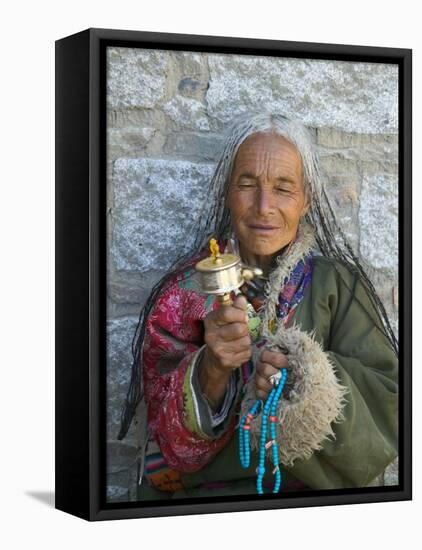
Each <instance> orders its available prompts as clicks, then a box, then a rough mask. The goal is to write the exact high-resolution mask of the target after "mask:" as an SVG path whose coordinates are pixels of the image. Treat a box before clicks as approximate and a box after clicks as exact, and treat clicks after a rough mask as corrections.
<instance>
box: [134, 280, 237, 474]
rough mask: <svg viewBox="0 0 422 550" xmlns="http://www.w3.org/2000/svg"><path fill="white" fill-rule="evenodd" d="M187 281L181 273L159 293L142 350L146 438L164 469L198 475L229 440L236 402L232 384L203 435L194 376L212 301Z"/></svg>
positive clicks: (233, 427) (233, 425)
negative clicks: (161, 458) (155, 447)
mask: <svg viewBox="0 0 422 550" xmlns="http://www.w3.org/2000/svg"><path fill="white" fill-rule="evenodd" d="M189 281H190V279H189V276H187V274H186V273H185V274H184V276H183V275H182V276H179V277H177V278H176V279H174V280H172V281H171V282H170V283H168V284H167V285H166V286H165V287H164V288H163V289H162V291H161V294H160V296H159V297H158V299H157V301H156V303H155V306H154V308H153V310H152V312H151V314H150V315H149V318H148V320H147V326H146V334H145V339H144V347H143V380H144V392H145V400H146V403H147V411H148V429H149V433H150V436H151V437H152V438H153V439H155V441H156V442H157V443H158V445H159V447H160V450H161V453H162V454H163V456H164V458H165V460H166V462H167V464H168V466H169V467H171V468H173V469H175V470H177V471H179V472H186V473H190V472H195V471H197V470H200V469H201V468H202V467H203V466H205V465H206V464H207V463H208V462H209V461H210V460H211V459H212V458H213V457H214V456H215V455H216V454H217V453H218V452H219V451H220V450H221V449H222V448H223V447H225V445H226V444H227V443H228V441H229V440H230V439H231V437H232V436H233V432H234V429H235V416H234V414H233V412H234V409H235V401H236V400H235V399H234V396H235V393H236V392H233V383H231V384H230V385H229V388H228V396H227V399H226V400H225V413H224V414H223V415H222V416H223V418H219V415H218V414H217V415H216V416H212V417H211V418H208V429H205V430H204V427H203V426H202V424H201V421H200V418H201V415H200V414H199V410H198V403H199V404H200V408H201V410H202V411H203V410H204V398H203V397H202V396H201V395H200V392H198V387H197V385H196V384H197V381H196V382H193V381H194V380H196V377H193V376H192V374H193V373H194V371H195V369H194V367H195V364H196V359H197V358H198V356H199V354H200V353H201V351H202V347H203V345H204V340H203V323H202V320H203V319H204V318H205V316H206V315H207V313H208V312H209V311H211V310H212V309H214V308H215V307H216V306H215V304H214V301H213V300H212V297H207V296H205V295H202V294H199V293H198V292H196V291H195V290H194V289H193V288H189V285H190V284H192V283H191V282H189ZM230 401H231V402H230ZM223 405H224V403H223ZM223 409H224V406H223ZM208 410H209V409H208ZM220 414H221V411H220ZM210 423H211V427H210V426H209V424H210ZM210 429H211V431H210Z"/></svg>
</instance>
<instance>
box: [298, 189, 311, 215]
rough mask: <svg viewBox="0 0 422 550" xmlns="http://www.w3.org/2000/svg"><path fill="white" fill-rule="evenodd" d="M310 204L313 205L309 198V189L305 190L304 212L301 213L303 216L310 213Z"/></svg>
mask: <svg viewBox="0 0 422 550" xmlns="http://www.w3.org/2000/svg"><path fill="white" fill-rule="evenodd" d="M310 206H311V201H310V199H309V194H308V192H307V191H305V202H304V204H303V208H302V213H301V215H300V216H301V217H303V216H304V215H305V214H307V213H308V210H309V208H310Z"/></svg>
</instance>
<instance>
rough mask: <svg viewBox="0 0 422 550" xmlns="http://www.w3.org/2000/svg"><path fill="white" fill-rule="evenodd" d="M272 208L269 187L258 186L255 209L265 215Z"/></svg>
mask: <svg viewBox="0 0 422 550" xmlns="http://www.w3.org/2000/svg"><path fill="white" fill-rule="evenodd" d="M272 208H273V205H272V193H271V189H269V188H262V187H261V188H260V189H259V193H258V197H257V210H258V213H259V214H261V215H265V214H267V213H268V212H271V210H272Z"/></svg>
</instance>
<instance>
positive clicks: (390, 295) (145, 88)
mask: <svg viewBox="0 0 422 550" xmlns="http://www.w3.org/2000/svg"><path fill="white" fill-rule="evenodd" d="M107 65H108V74H107V106H108V109H107V110H108V117H107V139H108V153H107V162H108V178H107V180H108V181H107V235H108V282H107V287H108V302H107V307H108V312H107V314H108V364H107V372H108V379H107V406H108V413H107V437H108V445H107V447H108V487H107V489H108V498H109V499H110V501H119V500H120V501H126V500H133V499H135V497H136V468H135V467H134V465H133V464H134V461H135V456H136V428H137V425H136V424H135V423H134V424H133V425H132V427H131V429H130V431H129V434H128V436H127V437H126V438H125V439H124V440H123V441H122V442H119V441H117V440H116V436H117V433H118V429H119V418H120V410H121V405H122V402H123V399H124V397H125V395H126V391H127V387H128V383H129V379H130V367H131V343H132V337H133V334H134V330H135V327H136V322H137V317H138V314H139V310H140V307H141V306H142V304H143V303H144V301H145V299H146V297H147V295H148V293H149V290H150V289H151V287H152V285H153V284H154V282H155V281H156V280H157V279H158V278H159V277H160V275H161V274H162V273H163V271H165V270H166V268H168V266H169V265H170V264H171V262H172V261H173V260H174V259H175V258H176V257H177V256H179V255H180V254H181V253H182V252H184V251H185V250H186V249H187V247H188V246H189V244H190V242H191V241H190V239H191V235H192V232H191V231H190V228H191V227H192V224H194V223H195V219H196V216H197V214H198V211H199V208H200V206H201V203H202V199H203V189H204V187H205V183H206V182H207V180H208V179H209V178H210V176H211V174H212V172H213V169H214V167H215V163H216V160H217V158H218V155H219V151H220V150H221V146H222V143H223V139H224V134H225V131H226V129H227V123H228V122H229V121H230V120H231V119H232V118H233V117H235V116H236V114H238V113H240V112H243V111H245V110H248V109H249V110H257V109H261V108H262V109H267V108H270V109H273V110H279V111H280V112H282V113H284V114H287V115H291V116H294V117H297V118H299V119H300V120H302V121H303V122H304V123H305V124H306V125H307V126H308V127H309V128H310V130H311V131H312V135H313V138H314V141H315V144H316V146H317V148H318V150H319V153H320V157H321V166H322V171H323V175H324V177H325V183H326V187H327V191H328V193H329V196H330V198H331V200H332V203H333V205H334V207H335V209H336V212H337V214H338V215H339V219H340V221H341V222H342V223H343V225H344V228H345V232H346V234H347V236H348V237H349V238H350V240H351V242H352V244H353V246H354V247H355V250H356V252H357V254H358V255H359V257H360V258H361V260H362V261H364V263H365V265H366V267H367V269H368V271H369V274H370V276H371V277H372V279H373V281H374V283H375V285H376V287H377V289H378V291H379V294H380V296H381V297H382V299H383V301H384V304H385V306H386V309H387V311H388V313H389V314H390V316H391V318H392V320H393V324H394V327H395V330H397V313H398V312H397V308H398V303H397V296H398V292H397V280H398V274H397V247H398V231H397V229H398V212H397V210H398V208H397V207H398V198H397V197H398V141H397V128H398V104H397V100H398V73H397V67H396V66H393V65H380V64H372V63H352V62H337V61H335V62H334V61H318V60H299V59H291V58H276V57H266V58H264V57H250V56H237V55H228V54H219V55H216V54H202V53H194V52H192V53H191V52H175V51H165V50H161V51H158V50H145V49H135V48H133V49H132V48H108V53H107ZM374 483H377V484H395V483H397V462H396V463H395V464H393V465H391V466H390V467H389V468H388V469H387V471H386V473H385V474H384V475H382V476H380V478H379V479H378V480H376V481H375V482H374Z"/></svg>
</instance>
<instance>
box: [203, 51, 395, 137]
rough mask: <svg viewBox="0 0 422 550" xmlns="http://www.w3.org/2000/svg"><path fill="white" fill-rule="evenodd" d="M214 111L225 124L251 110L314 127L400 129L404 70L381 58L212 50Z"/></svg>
mask: <svg viewBox="0 0 422 550" xmlns="http://www.w3.org/2000/svg"><path fill="white" fill-rule="evenodd" d="M209 67H210V87H209V89H208V91H207V95H206V99H207V104H208V114H209V115H210V116H212V117H215V118H216V119H217V120H218V121H219V122H220V124H225V123H226V122H228V121H229V120H231V119H232V118H233V117H234V116H235V115H236V114H239V113H240V112H244V111H247V110H249V109H270V110H277V111H280V112H281V113H284V114H286V115H288V116H293V117H297V118H299V119H300V120H301V121H302V122H304V123H305V124H307V125H309V126H313V127H321V126H322V127H335V128H338V129H342V130H347V131H349V132H371V133H380V132H381V133H386V132H396V131H397V121H398V69H397V67H395V66H393V65H388V64H380V63H355V62H340V61H320V60H300V59H288V58H271V57H255V56H246V55H243V56H238V55H214V54H210V55H209Z"/></svg>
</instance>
